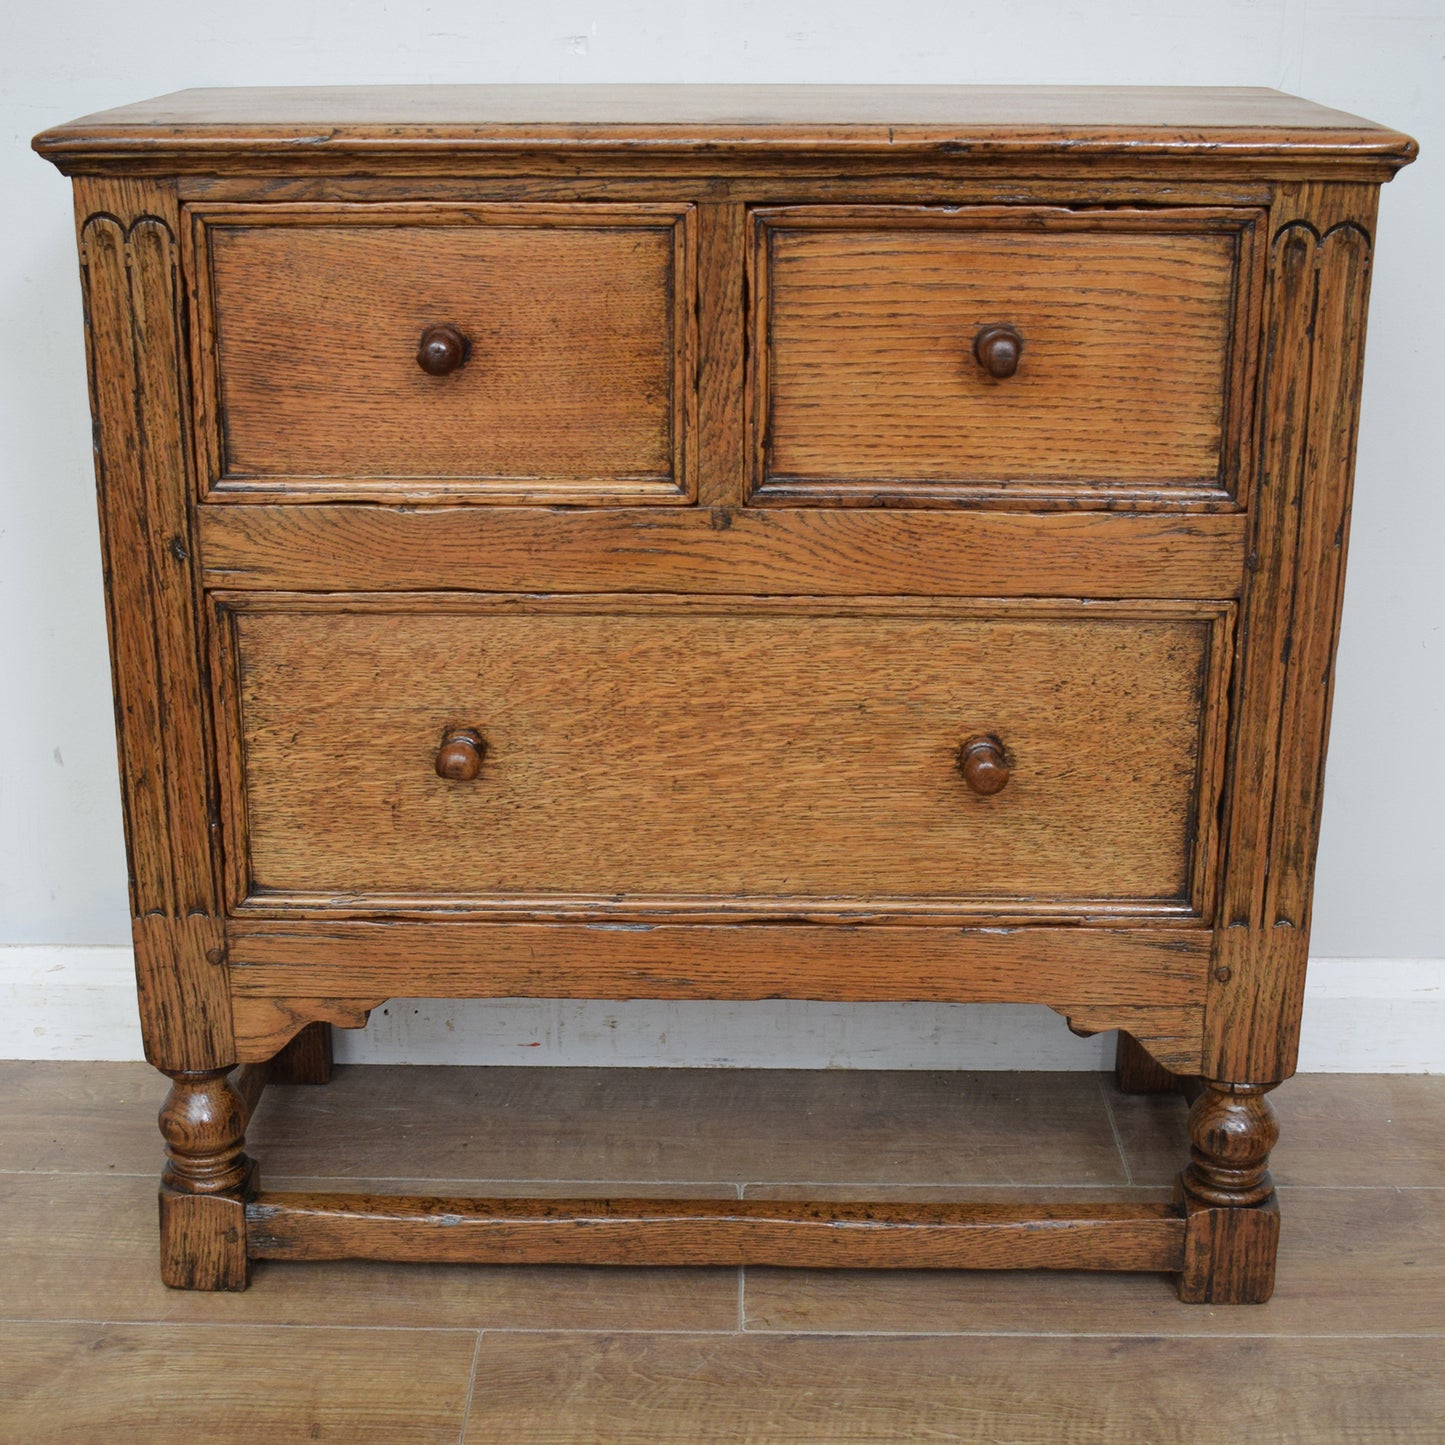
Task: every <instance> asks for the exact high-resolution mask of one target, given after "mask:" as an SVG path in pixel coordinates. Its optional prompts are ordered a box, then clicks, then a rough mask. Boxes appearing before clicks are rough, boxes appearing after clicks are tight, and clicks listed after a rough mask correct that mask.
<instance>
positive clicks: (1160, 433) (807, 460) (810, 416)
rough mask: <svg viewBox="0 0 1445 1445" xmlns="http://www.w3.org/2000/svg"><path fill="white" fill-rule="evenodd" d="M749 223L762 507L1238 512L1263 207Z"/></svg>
mask: <svg viewBox="0 0 1445 1445" xmlns="http://www.w3.org/2000/svg"><path fill="white" fill-rule="evenodd" d="M751 217H752V225H753V246H752V252H751V270H750V277H751V300H752V323H751V332H752V345H751V346H750V348H749V357H750V361H751V368H752V370H751V384H750V389H749V397H750V405H751V412H752V427H751V437H752V447H751V455H752V496H753V499H754V501H767V502H773V503H778V504H787V505H798V504H814V505H833V506H837V505H859V506H877V505H880V504H886V505H893V506H951V507H956V506H961V505H969V506H982V507H1016V508H1035V509H1036V508H1040V507H1064V508H1071V509H1072V508H1079V507H1094V508H1116V509H1117V508H1121V507H1130V508H1141V509H1179V508H1192V509H1196V510H1205V509H1209V508H1215V509H1221V508H1222V509H1228V508H1230V507H1233V506H1235V505H1244V504H1245V503H1246V502H1247V500H1248V482H1249V476H1248V472H1249V468H1248V461H1249V456H1250V451H1249V445H1248V442H1249V438H1250V435H1251V415H1252V400H1253V390H1254V357H1255V354H1256V350H1257V348H1256V345H1255V336H1256V334H1257V331H1258V325H1259V311H1258V307H1259V296H1260V291H1261V284H1260V283H1261V280H1262V275H1263V265H1264V247H1263V246H1262V245H1261V244H1259V240H1260V233H1261V232H1262V230H1263V224H1262V223H1263V219H1264V212H1263V211H1262V210H1258V209H1226V208H1213V209H1210V208H1192V209H1191V208H1175V209H1160V210H1130V209H1127V208H1123V209H1120V208H1114V209H1107V210H1104V209H1100V210H1094V211H1090V210H1088V209H1087V208H1085V209H1074V208H1062V207H1057V208H1049V207H1031V206H993V207H990V206H975V207H947V208H945V207H936V206H935V207H929V206H792V207H782V208H768V207H760V208H758V209H755V210H754V211H753V212H752V213H751Z"/></svg>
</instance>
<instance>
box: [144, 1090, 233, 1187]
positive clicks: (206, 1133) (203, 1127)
mask: <svg viewBox="0 0 1445 1445" xmlns="http://www.w3.org/2000/svg"><path fill="white" fill-rule="evenodd" d="M160 1126H161V1135H162V1137H163V1138H164V1139H165V1141H166V1165H165V1169H164V1171H163V1173H162V1175H161V1179H162V1182H163V1183H164V1184H166V1185H168V1186H169V1187H170V1188H171V1189H175V1190H179V1191H180V1192H182V1193H184V1194H225V1193H229V1192H231V1191H233V1190H236V1189H239V1188H240V1187H241V1185H242V1183H243V1182H244V1181H245V1179H246V1176H247V1175H248V1173H249V1172H250V1168H251V1161H250V1160H249V1159H248V1158H247V1157H246V1154H245V1143H246V1132H245V1130H246V1105H245V1101H244V1100H243V1099H242V1098H241V1096H240V1094H239V1093H237V1091H236V1089H235V1088H234V1086H233V1085H232V1084H231V1081H230V1078H229V1076H228V1074H227V1071H226V1070H224V1069H206V1070H204V1071H201V1072H198V1073H176V1074H172V1075H171V1090H170V1093H169V1094H167V1095H166V1101H165V1103H164V1104H162V1105H161V1112H160Z"/></svg>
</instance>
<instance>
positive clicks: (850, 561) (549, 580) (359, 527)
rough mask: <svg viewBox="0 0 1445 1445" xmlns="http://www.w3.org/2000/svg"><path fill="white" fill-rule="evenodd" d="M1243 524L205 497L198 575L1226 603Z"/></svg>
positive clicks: (1081, 516) (307, 583)
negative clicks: (282, 502)
mask: <svg viewBox="0 0 1445 1445" xmlns="http://www.w3.org/2000/svg"><path fill="white" fill-rule="evenodd" d="M739 327H741V319H739ZM738 345H739V347H741V341H740V340H739V342H738ZM726 445H727V451H726V452H725V453H723V455H722V457H720V458H719V459H717V460H718V465H717V470H716V471H714V473H713V475H714V476H715V477H718V479H719V481H720V482H723V483H724V484H726V481H725V477H726V476H731V478H732V479H733V480H732V485H733V486H734V489H735V490H734V493H733V496H734V497H735V498H737V499H740V496H741V480H742V463H741V437H740V434H739V432H738V431H737V430H735V429H731V428H729V429H728V432H727V442H726ZM735 447H736V448H737V450H734V448H735ZM724 462H727V463H729V465H728V467H727V470H726V473H724V469H723V464H724ZM720 474H722V475H720ZM1245 522H1246V519H1245V518H1244V517H1243V516H1240V515H1224V516H1198V515H1184V516H1157V515H1137V514H1135V515H1117V516H1116V515H1112V514H1108V513H1097V512H1096V513H1055V514H1052V515H1044V516H1031V515H1027V514H1018V513H1003V512H957V513H954V512H947V513H945V512H931V513H928V514H925V515H920V514H918V513H914V512H908V511H871V510H870V511H864V510H861V509H856V508H850V509H844V510H827V509H823V508H808V509H804V508H799V509H797V510H792V509H789V510H783V509H781V508H774V507H759V508H756V509H752V508H741V509H740V508H738V507H735V506H717V507H712V508H706V509H704V508H701V507H687V508H681V507H679V508H660V507H653V508H630V509H625V510H623V509H619V510H606V509H602V510H592V509H589V508H570V509H568V510H566V511H557V510H552V511H540V510H538V509H535V508H529V507H518V508H501V507H497V508H485V509H483V508H465V507H458V508H451V507H448V508H436V507H428V508H424V509H422V508H419V509H416V510H405V511H403V510H399V509H389V508H381V507H356V506H350V507H349V506H344V505H333V506H326V507H311V506H303V505H293V506H284V507H282V506H262V505H254V506H245V507H232V506H225V507H218V506H216V505H213V504H207V505H205V506H203V507H201V508H200V532H201V556H202V563H203V566H204V568H205V578H206V583H207V585H208V586H210V587H215V588H223V587H231V588H242V587H244V588H252V589H258V590H301V591H306V590H316V591H334V590H335V591H350V592H362V591H400V592H413V591H420V590H431V589H436V588H456V589H460V590H464V591H479V592H481V591H486V592H491V591H497V592H548V591H567V592H677V593H706V594H710V595H711V594H719V593H721V594H751V593H764V592H768V593H783V594H787V593H793V594H815V595H816V594H822V595H831V596H838V597H847V596H859V595H864V596H866V595H869V594H884V595H886V594H888V593H907V594H911V595H914V596H936V597H968V596H973V597H1094V598H1124V597H1169V598H1199V599H1219V598H1226V597H1233V596H1235V595H1236V594H1237V593H1238V591H1239V589H1240V586H1241V579H1242V577H1243V572H1244V559H1245V549H1244V541H1245V530H1246V528H1245Z"/></svg>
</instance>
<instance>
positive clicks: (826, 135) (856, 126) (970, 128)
mask: <svg viewBox="0 0 1445 1445" xmlns="http://www.w3.org/2000/svg"><path fill="white" fill-rule="evenodd" d="M36 143H37V147H38V148H39V149H40V151H41V152H42V153H43V154H44V155H46V156H47V157H49V158H50V159H51V160H52V161H54V162H55V164H56V165H58V166H60V167H61V168H62V169H64V170H67V171H70V172H77V171H86V172H104V171H108V170H123V171H126V172H138V173H145V172H160V173H163V174H167V175H170V174H176V173H178V172H179V173H185V172H188V171H197V172H201V173H204V174H209V175H218V174H221V175H224V174H228V173H229V174H240V175H245V174H248V173H249V174H252V175H256V174H260V175H267V174H272V173H275V172H276V171H278V170H279V171H281V172H284V173H290V174H293V175H305V174H322V175H347V174H357V173H360V174H370V173H374V172H375V171H376V170H377V169H378V168H385V169H387V170H390V171H392V172H394V173H396V174H401V175H408V176H417V175H422V176H424V175H428V174H430V175H449V176H454V175H456V174H457V173H458V172H459V171H466V170H479V171H483V172H485V173H488V174H501V175H507V174H513V175H536V174H538V173H542V174H545V173H547V172H548V171H557V172H561V173H563V174H567V175H570V174H574V173H575V172H576V171H577V170H578V169H579V168H585V169H586V170H588V171H590V172H593V173H603V174H606V173H609V172H612V173H618V172H620V173H623V174H629V173H630V174H634V175H635V174H643V175H645V174H648V173H649V172H650V173H651V174H653V175H658V174H677V175H691V176H703V177H709V176H716V175H718V174H724V175H727V174H738V173H741V174H744V175H767V174H769V173H777V172H778V171H787V172H800V171H801V172H803V173H804V174H806V173H809V172H812V173H813V174H816V173H817V172H818V171H819V170H827V169H829V168H832V167H836V168H838V169H839V171H840V172H841V173H843V174H848V175H850V176H852V177H855V178H856V177H857V176H858V175H860V174H861V175H865V176H866V175H869V174H874V173H877V172H880V171H881V172H884V173H888V172H893V173H895V174H904V175H925V176H929V175H932V176H941V177H956V176H957V174H958V172H959V170H960V168H961V167H964V168H967V169H968V170H970V171H978V170H981V171H988V170H1001V171H1005V172H1006V171H1009V170H1012V171H1013V173H1014V176H1015V177H1018V176H1028V177H1032V176H1036V175H1041V174H1042V175H1055V176H1058V175H1064V176H1069V177H1073V178H1079V177H1093V176H1104V177H1108V178H1124V179H1126V180H1128V181H1129V182H1130V183H1131V184H1132V183H1135V182H1136V181H1137V180H1138V179H1140V178H1143V179H1149V178H1153V177H1159V176H1165V177H1169V178H1171V179H1176V180H1177V179H1183V180H1185V181H1187V180H1189V179H1190V178H1194V177H1203V176H1223V177H1254V178H1263V179H1267V180H1268V179H1277V178H1279V177H1281V176H1292V175H1298V174H1300V173H1303V174H1305V175H1330V176H1346V177H1350V176H1353V177H1357V178H1362V179H1368V180H1372V181H1383V180H1388V179H1389V177H1390V176H1391V175H1393V174H1394V172H1395V171H1397V170H1398V169H1399V168H1400V167H1401V166H1402V165H1408V164H1409V162H1410V161H1411V160H1413V159H1414V156H1415V151H1416V147H1415V143H1414V141H1412V140H1411V139H1410V138H1409V137H1408V136H1404V135H1401V134H1400V133H1399V132H1398V131H1392V130H1388V129H1386V128H1385V127H1384V126H1379V125H1375V124H1374V123H1373V122H1371V121H1367V120H1362V119H1361V118H1360V117H1359V116H1355V115H1348V114H1346V113H1345V112H1343V111H1338V110H1331V109H1329V108H1328V107H1326V106H1321V105H1315V104H1313V103H1311V102H1310V101H1307V100H1301V99H1299V98H1298V97H1296V96H1291V95H1282V94H1280V93H1279V92H1278V91H1274V90H1265V89H1257V88H1246V87H1234V88H1230V87H1211V88H1203V87H1193V88H1190V87H1154V86H1137V87H1126V86H1110V87H1104V86H1052V87H1040V86H1026V85H974V86H958V85H919V86H881V85H864V86H849V85H822V86H819V85H801V86H800V85H758V86H754V85H601V86H599V85H589V86H548V85H541V86H538V85H500V86H497V85H493V86H485V85H442V86H330V87H308V88H297V87H289V88H288V87H269V88H265V87H255V88H250V89H245V88H234V89H227V90H186V91H177V92H176V93H175V94H173V95H169V96H164V97H161V98H160V99H159V100H155V101H146V102H142V103H139V104H137V105H133V106H123V107H120V108H119V109H116V110H112V111H106V112H103V113H101V114H99V115H93V116H86V117H84V118H82V119H80V120H77V121H73V122H72V123H71V124H69V125H66V126H59V127H57V128H55V129H53V130H49V131H46V132H45V134H44V135H41V136H39V137H37V141H36Z"/></svg>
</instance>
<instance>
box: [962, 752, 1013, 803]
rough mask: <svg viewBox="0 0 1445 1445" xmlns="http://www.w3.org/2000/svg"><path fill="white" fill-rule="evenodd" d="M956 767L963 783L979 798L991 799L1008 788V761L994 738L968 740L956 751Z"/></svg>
mask: <svg viewBox="0 0 1445 1445" xmlns="http://www.w3.org/2000/svg"><path fill="white" fill-rule="evenodd" d="M958 767H959V771H960V772H961V773H962V774H963V781H964V782H965V783H967V784H968V786H969V787H970V788H972V789H973V791H974V792H975V793H978V794H979V795H980V796H981V797H984V798H991V797H992V796H993V795H994V794H995V793H1001V792H1002V791H1003V790H1004V789H1005V788H1006V787H1007V786H1008V780H1009V767H1008V759H1007V758H1006V757H1005V756H1004V751H1003V744H1002V743H1001V742H999V740H998V739H997V738H995V737H980V738H969V740H968V741H967V742H966V743H964V745H963V746H962V747H961V748H959V750H958Z"/></svg>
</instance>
